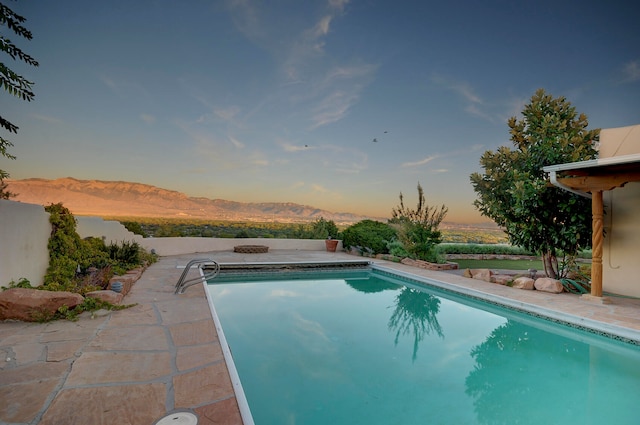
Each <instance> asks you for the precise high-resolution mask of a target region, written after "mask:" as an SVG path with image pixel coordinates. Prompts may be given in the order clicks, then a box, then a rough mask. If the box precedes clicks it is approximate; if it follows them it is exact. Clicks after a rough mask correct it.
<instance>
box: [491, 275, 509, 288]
mask: <svg viewBox="0 0 640 425" xmlns="http://www.w3.org/2000/svg"><path fill="white" fill-rule="evenodd" d="M491 282H493V283H497V284H498V285H507V284H509V283H510V282H513V276H511V275H508V274H494V275H492V276H491Z"/></svg>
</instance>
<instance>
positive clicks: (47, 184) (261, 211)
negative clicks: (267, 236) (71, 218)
mask: <svg viewBox="0 0 640 425" xmlns="http://www.w3.org/2000/svg"><path fill="white" fill-rule="evenodd" d="M6 182H7V183H8V187H7V190H9V191H10V192H13V193H16V194H17V196H16V197H15V198H12V200H14V201H20V202H25V203H31V204H39V205H45V206H46V205H49V204H52V203H53V204H56V203H62V204H63V205H64V206H65V207H67V208H69V210H70V211H71V212H72V213H73V214H74V215H89V216H101V217H163V218H184V219H189V218H192V219H209V220H226V221H255V222H269V221H277V222H291V223H295V222H308V221H314V220H316V219H318V218H320V217H323V218H324V219H326V220H333V221H334V222H335V223H336V224H351V223H356V222H358V221H361V220H364V219H367V218H369V219H373V220H379V221H386V219H384V218H379V217H378V218H376V217H365V216H360V215H356V214H351V213H342V212H338V213H336V212H331V211H326V210H322V209H319V208H315V207H312V206H308V205H300V204H294V203H290V202H286V203H278V202H260V203H253V202H249V203H245V202H234V201H227V200H223V199H208V198H201V197H189V196H187V195H185V194H183V193H181V192H177V191H174V190H167V189H162V188H159V187H156V186H151V185H147V184H141V183H133V182H125V181H101V180H77V179H74V178H72V177H66V178H60V179H55V180H47V179H40V178H31V179H23V180H6Z"/></svg>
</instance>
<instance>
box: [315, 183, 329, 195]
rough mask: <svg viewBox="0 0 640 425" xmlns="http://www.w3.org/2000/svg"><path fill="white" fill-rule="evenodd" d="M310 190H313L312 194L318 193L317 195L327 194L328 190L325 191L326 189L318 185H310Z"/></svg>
mask: <svg viewBox="0 0 640 425" xmlns="http://www.w3.org/2000/svg"><path fill="white" fill-rule="evenodd" d="M311 189H313V191H314V192H319V193H329V192H330V191H329V189H327V188H326V187H324V186H322V185H320V184H312V185H311Z"/></svg>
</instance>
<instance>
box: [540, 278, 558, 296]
mask: <svg viewBox="0 0 640 425" xmlns="http://www.w3.org/2000/svg"><path fill="white" fill-rule="evenodd" d="M533 286H534V287H535V288H536V289H537V290H538V291H543V292H551V293H552V294H559V293H560V292H562V291H564V287H563V286H562V282H560V281H559V280H556V279H553V278H550V277H541V278H539V279H536V281H535V283H534V284H533Z"/></svg>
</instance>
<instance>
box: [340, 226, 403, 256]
mask: <svg viewBox="0 0 640 425" xmlns="http://www.w3.org/2000/svg"><path fill="white" fill-rule="evenodd" d="M396 238H397V235H396V231H395V230H394V229H393V228H392V227H391V226H389V225H388V224H386V223H381V222H379V221H373V220H362V221H360V222H358V223H356V224H354V225H352V226H350V227H347V228H346V229H345V230H344V231H343V232H342V244H343V246H344V247H345V249H350V248H356V249H359V250H360V251H361V252H368V253H370V254H374V255H375V254H388V253H389V248H388V245H389V243H390V242H393V241H395V240H396Z"/></svg>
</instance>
